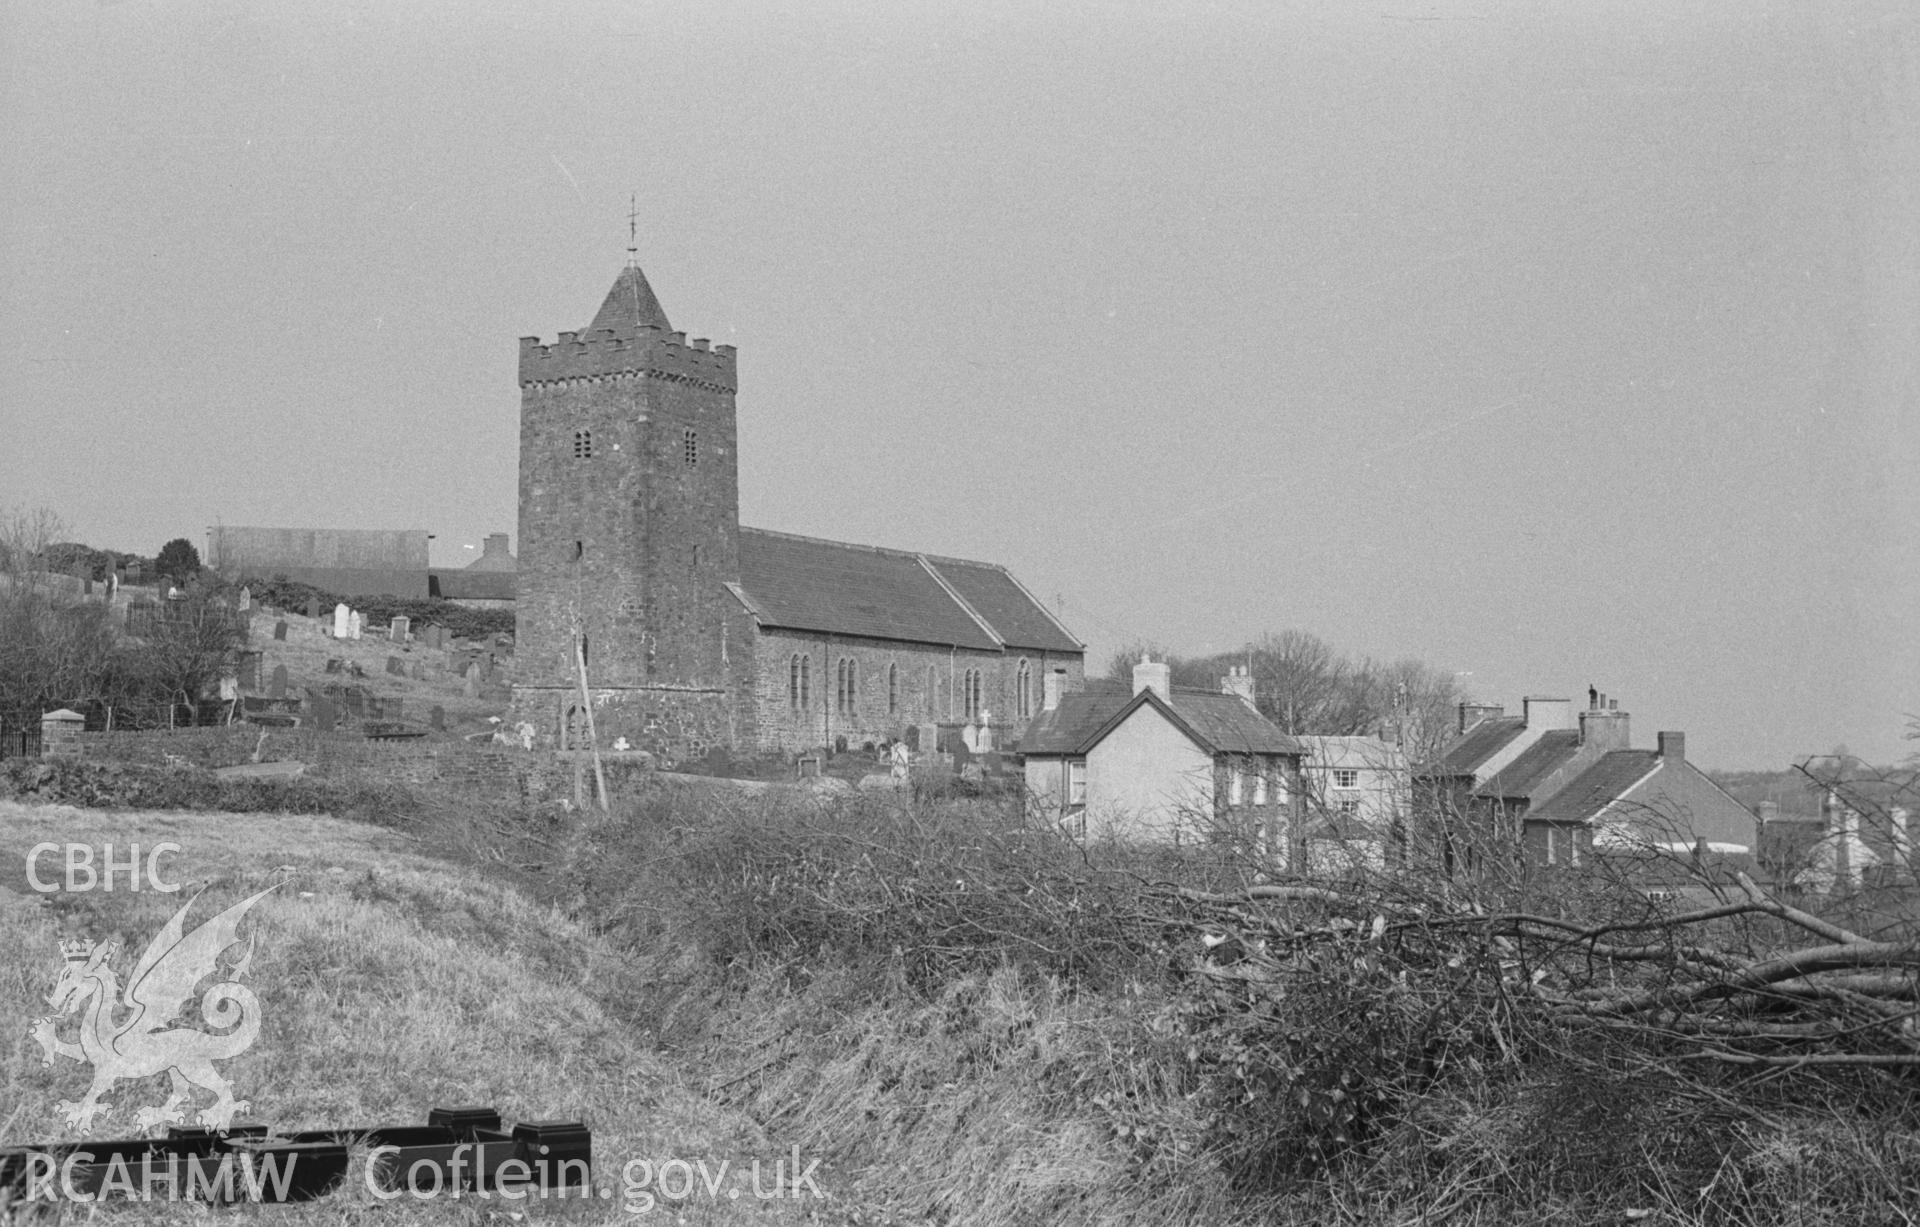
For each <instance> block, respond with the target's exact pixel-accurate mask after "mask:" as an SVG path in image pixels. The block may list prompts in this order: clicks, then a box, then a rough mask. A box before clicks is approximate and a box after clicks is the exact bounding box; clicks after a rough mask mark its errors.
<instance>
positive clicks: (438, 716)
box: [427, 706, 447, 733]
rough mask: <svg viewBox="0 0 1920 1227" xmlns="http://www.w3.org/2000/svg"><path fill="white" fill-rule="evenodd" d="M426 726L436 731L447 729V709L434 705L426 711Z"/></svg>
mask: <svg viewBox="0 0 1920 1227" xmlns="http://www.w3.org/2000/svg"><path fill="white" fill-rule="evenodd" d="M427 726H428V727H429V728H431V729H432V730H433V731H434V732H436V733H444V732H446V731H447V709H446V708H444V707H439V706H435V707H434V708H433V710H431V711H429V712H428V713H427Z"/></svg>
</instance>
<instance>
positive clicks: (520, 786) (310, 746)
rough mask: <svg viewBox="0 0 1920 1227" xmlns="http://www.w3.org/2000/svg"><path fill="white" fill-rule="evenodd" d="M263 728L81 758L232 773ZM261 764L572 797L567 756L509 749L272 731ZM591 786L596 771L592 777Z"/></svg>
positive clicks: (127, 743) (198, 734)
mask: <svg viewBox="0 0 1920 1227" xmlns="http://www.w3.org/2000/svg"><path fill="white" fill-rule="evenodd" d="M260 732H261V730H260V728H259V727H258V726H256V725H250V724H235V725H232V726H231V727H221V728H193V729H178V730H174V731H167V730H164V729H162V730H150V731H141V732H118V733H80V734H77V735H76V736H75V741H76V742H77V743H78V745H79V755H80V757H82V758H85V759H89V760H93V761H100V762H123V763H138V764H141V765H145V766H152V767H164V766H167V765H169V763H170V762H172V761H183V762H186V763H189V764H191V765H193V766H196V767H207V768H216V767H231V766H236V765H238V764H241V763H245V762H249V761H251V760H252V757H253V752H254V747H255V745H256V744H257V743H258V741H259V738H260ZM261 758H262V761H265V762H277V761H286V760H292V761H297V762H302V763H306V764H307V772H306V775H307V778H310V779H322V780H330V781H333V782H336V783H343V784H346V783H363V784H376V785H378V784H398V785H406V786H410V787H431V788H441V789H448V790H451V791H455V792H465V793H475V792H479V793H487V794H492V795H494V796H499V795H502V794H505V795H509V796H518V797H519V798H521V799H522V800H526V801H530V802H540V801H547V800H557V799H559V798H563V797H570V796H572V793H573V771H574V769H573V764H572V762H570V761H567V760H566V757H565V756H562V755H555V754H550V753H528V752H526V751H524V750H520V749H517V748H514V747H510V746H503V745H497V744H491V743H488V744H475V743H471V742H459V741H453V742H448V741H424V740H423V741H370V740H367V739H365V738H361V737H343V736H338V735H334V736H328V735H325V734H320V733H317V732H313V731H311V730H303V729H270V730H268V731H267V742H266V745H265V746H264V747H263V748H262V753H261ZM648 770H649V767H648V765H647V764H645V763H643V762H638V761H621V760H620V759H618V757H617V756H616V757H615V759H614V760H613V761H610V762H609V763H608V764H607V776H608V786H609V787H610V788H613V787H618V786H619V785H620V783H622V782H626V781H629V780H631V779H632V778H633V777H635V776H638V775H642V774H645V773H646V772H647V771H648ZM588 774H589V787H591V772H590V771H589V773H588Z"/></svg>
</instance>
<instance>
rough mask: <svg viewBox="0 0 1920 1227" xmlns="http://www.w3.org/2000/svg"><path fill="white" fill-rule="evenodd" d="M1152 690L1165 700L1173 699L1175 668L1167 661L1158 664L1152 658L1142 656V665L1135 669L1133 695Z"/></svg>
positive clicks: (1136, 666)
mask: <svg viewBox="0 0 1920 1227" xmlns="http://www.w3.org/2000/svg"><path fill="white" fill-rule="evenodd" d="M1142 690H1151V691H1153V692H1154V693H1155V694H1158V695H1159V696H1160V697H1161V698H1163V699H1172V698H1173V666H1171V665H1169V664H1168V663H1167V662H1166V661H1164V660H1163V661H1160V662H1158V663H1156V662H1155V661H1154V660H1153V658H1152V657H1149V656H1142V657H1141V658H1140V663H1139V664H1137V665H1135V666H1134V667H1133V693H1135V694H1139V693H1140V692H1141V691H1142Z"/></svg>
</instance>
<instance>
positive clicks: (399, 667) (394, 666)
mask: <svg viewBox="0 0 1920 1227" xmlns="http://www.w3.org/2000/svg"><path fill="white" fill-rule="evenodd" d="M387 672H388V673H390V674H392V675H393V676H395V677H405V676H406V675H407V662H406V661H404V660H401V659H400V658H399V657H398V656H389V657H387Z"/></svg>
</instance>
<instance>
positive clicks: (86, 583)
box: [80, 575, 93, 596]
mask: <svg viewBox="0 0 1920 1227" xmlns="http://www.w3.org/2000/svg"><path fill="white" fill-rule="evenodd" d="M80 595H81V596H92V595H93V577H92V576H90V575H83V576H81V577H80Z"/></svg>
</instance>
